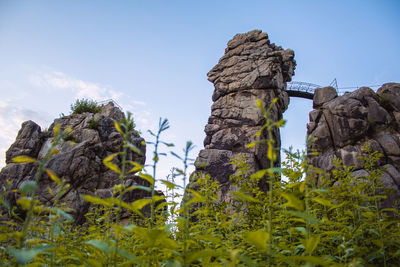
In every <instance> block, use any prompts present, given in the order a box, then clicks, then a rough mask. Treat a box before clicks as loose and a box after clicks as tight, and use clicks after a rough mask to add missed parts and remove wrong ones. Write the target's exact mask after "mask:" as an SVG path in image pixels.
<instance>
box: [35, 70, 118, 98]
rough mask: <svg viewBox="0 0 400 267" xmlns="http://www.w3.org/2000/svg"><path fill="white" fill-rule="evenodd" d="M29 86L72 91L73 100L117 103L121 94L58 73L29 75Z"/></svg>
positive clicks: (48, 72) (41, 72) (46, 72)
mask: <svg viewBox="0 0 400 267" xmlns="http://www.w3.org/2000/svg"><path fill="white" fill-rule="evenodd" d="M28 80H29V82H30V84H31V85H33V86H35V87H38V88H42V89H56V90H66V91H72V93H73V94H74V98H76V99H81V98H91V99H94V100H96V101H101V100H106V99H110V98H111V99H113V100H115V101H118V100H119V99H120V98H121V96H123V93H122V92H119V91H115V90H113V89H110V88H108V87H106V86H102V85H100V84H97V83H93V82H86V81H83V80H80V79H77V78H75V77H72V76H70V75H67V74H65V73H63V72H60V71H39V72H36V73H34V74H31V75H29V78H28Z"/></svg>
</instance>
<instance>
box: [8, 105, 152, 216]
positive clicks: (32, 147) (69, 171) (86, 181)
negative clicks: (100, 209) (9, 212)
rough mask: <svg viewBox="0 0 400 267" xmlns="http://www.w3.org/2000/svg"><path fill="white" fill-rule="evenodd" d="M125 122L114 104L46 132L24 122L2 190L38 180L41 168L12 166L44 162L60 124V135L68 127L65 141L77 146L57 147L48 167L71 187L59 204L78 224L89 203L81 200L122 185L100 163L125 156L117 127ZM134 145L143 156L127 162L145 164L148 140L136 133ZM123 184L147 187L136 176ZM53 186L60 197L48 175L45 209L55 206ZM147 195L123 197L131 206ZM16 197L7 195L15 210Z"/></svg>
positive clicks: (43, 182) (43, 188) (42, 190)
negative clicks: (8, 185)
mask: <svg viewBox="0 0 400 267" xmlns="http://www.w3.org/2000/svg"><path fill="white" fill-rule="evenodd" d="M122 118H124V114H123V113H122V112H121V110H120V109H119V108H117V107H115V106H114V105H113V103H112V102H110V103H109V104H107V105H105V106H103V108H102V112H101V113H97V114H92V113H83V114H77V115H70V116H65V117H62V118H59V119H56V120H55V121H54V122H53V124H52V125H51V126H50V128H49V130H48V131H41V129H40V127H39V126H38V125H37V124H36V123H34V122H33V121H26V122H24V123H23V124H22V127H21V129H20V130H19V132H18V136H17V138H16V140H15V142H14V143H13V144H12V145H11V147H10V148H9V149H8V151H7V152H6V163H7V165H6V166H5V167H4V168H3V169H2V170H1V172H0V186H1V187H2V188H3V189H2V190H4V186H5V181H6V179H8V180H9V181H11V188H9V190H8V191H12V190H13V189H18V188H19V186H20V185H21V184H22V183H24V182H25V181H28V180H34V177H35V173H36V171H37V167H38V166H37V164H36V163H23V164H17V163H13V161H12V159H13V158H14V157H16V156H21V155H26V156H30V157H33V158H37V159H41V158H43V156H44V155H45V153H46V151H47V149H48V147H49V146H50V143H51V142H52V140H53V138H54V135H53V129H54V126H55V125H57V124H59V125H60V126H61V130H63V129H66V128H68V127H70V128H72V131H71V132H70V134H69V135H68V137H67V139H68V140H72V141H74V142H76V144H75V145H72V146H71V145H68V144H67V143H64V144H62V145H59V146H58V150H59V153H58V154H56V155H54V156H52V157H51V159H50V161H49V162H48V163H47V165H46V168H48V169H50V170H52V171H53V172H54V173H55V174H56V175H57V176H58V177H60V178H62V179H65V180H66V182H67V183H68V184H70V188H69V189H68V191H67V192H66V194H64V195H63V196H62V197H61V199H60V202H65V203H66V206H67V207H69V208H71V209H72V210H73V215H74V217H75V219H76V222H77V223H81V222H83V221H84V215H85V213H87V211H88V210H89V207H90V204H89V203H87V202H85V201H84V200H83V197H82V195H83V194H90V195H97V196H100V197H111V196H112V188H113V186H114V185H115V184H119V183H120V180H119V177H118V174H116V173H115V172H113V171H111V170H109V169H107V168H106V167H105V166H104V164H103V162H102V160H103V159H104V158H105V157H107V156H108V155H110V154H112V153H115V152H119V151H122V145H123V139H122V136H121V135H120V134H119V133H118V132H117V130H115V127H114V122H113V121H114V120H117V121H119V120H121V119H122ZM130 142H131V143H132V144H134V145H135V146H136V147H138V148H139V149H140V150H141V153H140V154H137V153H134V152H132V151H128V154H127V159H128V160H132V161H135V162H138V163H140V164H144V162H145V152H146V151H145V150H146V147H145V142H144V139H143V138H141V137H140V136H139V134H138V133H134V134H133V135H132V136H131V137H130ZM120 162H121V158H118V157H117V158H115V163H116V164H120ZM125 184H126V186H131V185H134V184H141V185H146V186H149V184H145V181H143V179H141V178H139V177H137V176H135V175H134V174H132V175H129V176H128V177H127V178H126V179H125ZM49 187H50V188H51V189H52V191H53V192H57V189H56V184H55V183H54V182H53V181H52V180H51V179H50V178H49V177H48V176H47V174H44V175H43V176H42V177H41V179H40V182H39V189H38V192H37V195H38V198H39V200H40V201H41V203H43V204H45V205H47V206H49V205H50V206H51V205H52V204H53V201H54V197H53V196H52V195H51V194H50V191H49ZM148 196H149V193H148V192H146V191H143V190H133V191H130V192H128V193H127V194H125V195H124V200H125V201H127V202H132V201H134V200H136V199H140V198H144V197H148ZM17 198H18V194H17V193H9V194H7V199H8V201H9V202H10V204H11V205H12V206H15V203H16V199H17ZM4 212H5V211H4V210H3V213H4Z"/></svg>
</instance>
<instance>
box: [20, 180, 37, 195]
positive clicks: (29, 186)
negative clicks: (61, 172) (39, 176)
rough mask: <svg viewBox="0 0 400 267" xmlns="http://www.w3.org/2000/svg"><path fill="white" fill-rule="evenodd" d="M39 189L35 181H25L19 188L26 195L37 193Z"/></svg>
mask: <svg viewBox="0 0 400 267" xmlns="http://www.w3.org/2000/svg"><path fill="white" fill-rule="evenodd" d="M37 189H38V185H37V183H36V182H35V181H25V182H23V183H21V185H20V186H19V191H20V192H21V193H22V194H25V195H29V194H33V193H35V192H36V190H37Z"/></svg>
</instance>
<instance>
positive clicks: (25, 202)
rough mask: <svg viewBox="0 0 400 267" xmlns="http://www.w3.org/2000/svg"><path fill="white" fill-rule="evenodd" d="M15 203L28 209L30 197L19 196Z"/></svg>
mask: <svg viewBox="0 0 400 267" xmlns="http://www.w3.org/2000/svg"><path fill="white" fill-rule="evenodd" d="M17 204H18V205H20V206H21V207H22V209H24V210H28V209H29V207H30V206H31V198H28V197H20V198H19V199H18V200H17Z"/></svg>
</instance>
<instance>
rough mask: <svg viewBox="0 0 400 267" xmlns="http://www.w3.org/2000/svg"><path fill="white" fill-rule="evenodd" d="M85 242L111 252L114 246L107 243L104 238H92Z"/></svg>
mask: <svg viewBox="0 0 400 267" xmlns="http://www.w3.org/2000/svg"><path fill="white" fill-rule="evenodd" d="M85 244H88V245H91V246H93V247H95V248H97V249H100V250H101V251H103V252H105V253H107V254H109V253H110V251H111V250H112V248H110V246H109V245H108V244H107V242H106V241H103V240H98V239H91V240H88V241H86V242H85Z"/></svg>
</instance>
